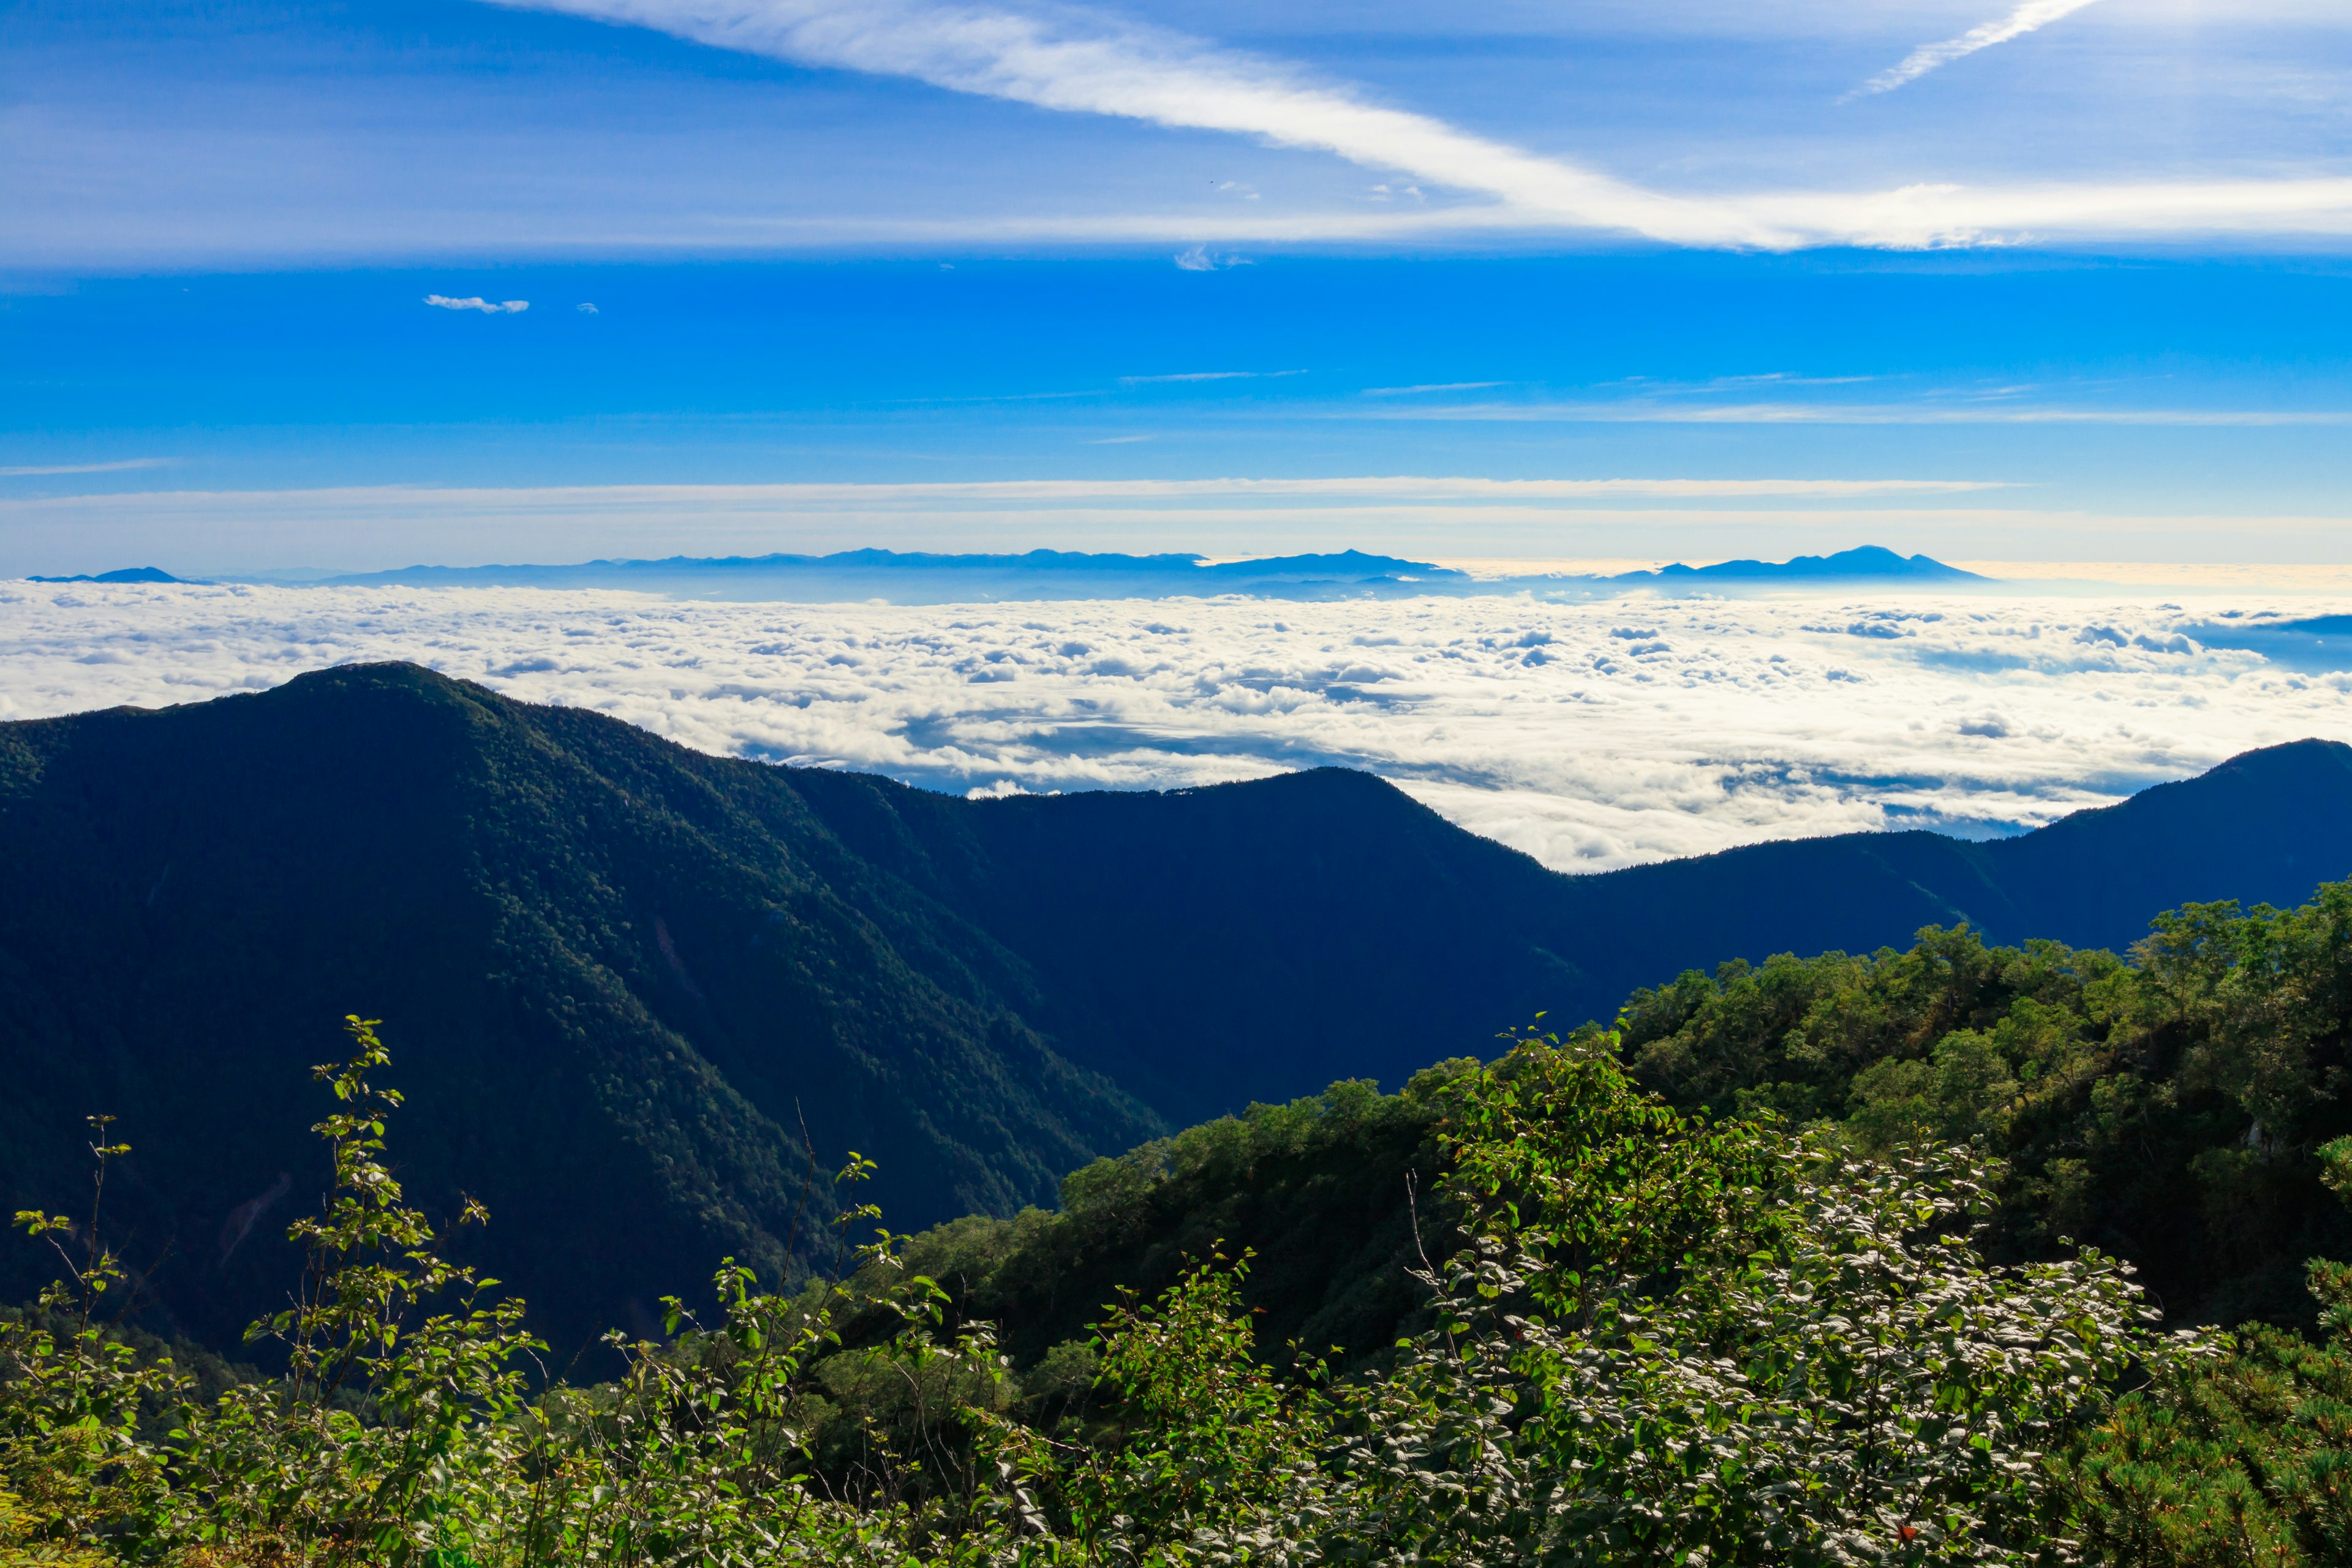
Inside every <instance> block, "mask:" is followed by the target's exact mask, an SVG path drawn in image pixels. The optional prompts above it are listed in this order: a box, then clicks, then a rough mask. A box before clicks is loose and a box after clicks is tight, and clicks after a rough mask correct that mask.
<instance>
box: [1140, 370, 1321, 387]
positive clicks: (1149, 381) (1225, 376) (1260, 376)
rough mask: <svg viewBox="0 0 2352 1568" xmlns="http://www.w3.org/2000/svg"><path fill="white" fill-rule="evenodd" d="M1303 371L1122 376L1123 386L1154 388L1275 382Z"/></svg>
mask: <svg viewBox="0 0 2352 1568" xmlns="http://www.w3.org/2000/svg"><path fill="white" fill-rule="evenodd" d="M1305 374H1307V373H1306V372H1305V371H1303V370H1187V371H1179V372H1177V373H1176V374H1173V375H1122V376H1120V377H1119V378H1118V384H1120V385H1121V386H1152V385H1156V384H1159V383H1161V382H1171V381H1274V380H1279V379H1280V378H1281V377H1283V376H1286V375H1305Z"/></svg>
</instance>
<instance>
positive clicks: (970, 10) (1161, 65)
mask: <svg viewBox="0 0 2352 1568" xmlns="http://www.w3.org/2000/svg"><path fill="white" fill-rule="evenodd" d="M495 3H498V4H505V5H517V6H528V7H530V8H533V9H544V10H554V11H562V12H566V13H570V14H572V15H575V16H588V17H593V18H596V19H599V20H603V21H607V22H613V23H618V24H625V25H631V26H645V27H650V28H654V29H656V30H658V31H661V32H665V33H668V34H671V35H673V36H676V37H684V38H689V39H693V40H695V41H697V42H700V43H704V44H708V45H710V46H712V47H718V48H726V49H733V50H738V51H740V52H743V53H748V54H754V55H761V56H766V57H769V58H778V59H787V60H793V61H796V62H799V63H802V64H808V65H819V66H831V67H838V68H847V69H852V70H860V71H868V72H874V73H877V74H883V75H890V76H901V77H909V78H912V79H916V80H919V81H923V82H928V83H929V84H931V85H933V86H935V87H940V88H944V89H949V90H950V91H957V92H968V93H975V94H979V95H982V96H985V97H990V98H997V99H1004V100H1011V101H1013V102H1018V103H1025V104H1031V105H1034V106H1035V107H1037V108H1041V109H1047V110H1060V111H1065V112H1074V113H1086V114H1101V115H1110V116H1116V117H1118V118H1122V119H1129V120H1139V121H1148V122H1150V123H1152V124H1157V125H1163V126H1169V127H1175V128H1184V129H1192V130H1206V131H1217V132H1227V133H1230V134H1234V135H1241V136H1248V137H1252V138H1255V139H1256V140H1257V141H1259V142H1264V143H1266V144H1268V145H1271V146H1276V147H1289V148H1298V149H1303V150H1309V151H1316V152H1323V153H1332V154H1334V155H1336V156H1339V157H1340V158H1344V159H1346V160H1348V161H1349V162H1350V163H1357V164H1360V165H1362V166H1364V167H1367V168H1370V169H1375V170H1379V171H1383V172H1391V171H1393V172H1398V173H1402V174H1410V175H1411V176H1412V177H1413V178H1414V179H1415V180H1418V181H1424V182H1427V183H1428V184H1432V185H1435V186H1442V187H1444V188H1446V189H1449V190H1452V191H1455V192H1459V193H1464V194H1465V195H1471V196H1474V197H1483V198H1486V199H1484V200H1479V201H1471V202H1466V203H1454V204H1452V205H1438V206H1433V207H1431V208H1428V209H1424V210H1421V211H1405V210H1401V209H1397V208H1394V207H1392V206H1391V207H1381V206H1379V205H1377V204H1374V205H1372V206H1371V207H1370V209H1368V210H1366V211H1363V212H1361V213H1356V214H1346V213H1336V214H1335V213H1307V214H1274V213H1268V214H1265V216H1263V217H1262V218H1258V219H1251V218H1248V217H1244V216H1241V215H1240V214H1239V213H1238V212H1235V213H1234V214H1232V215H1230V216H1226V215H1220V216H1215V217H1210V216H1205V215H1200V214H1192V215H1183V216H1170V217H1165V218H1155V217H1151V216H1130V215H1116V216H1108V217H1106V216H1082V217H1076V218H1070V219H1048V220H1040V219H1034V218H1029V217H1014V218H1010V219H1006V220H1003V223H1002V224H1001V225H999V226H998V227H999V228H1001V230H1002V232H1003V233H1004V234H1006V235H1008V236H1010V235H1013V234H1020V235H1024V236H1028V237H1048V236H1053V235H1057V234H1058V235H1063V236H1066V237H1072V238H1079V237H1087V238H1112V237H1119V238H1129V239H1134V238H1142V237H1150V236H1155V235H1171V236H1176V237H1183V238H1187V239H1192V240H1194V241H1195V243H1194V244H1193V245H1192V248H1190V249H1187V250H1185V251H1182V252H1181V253H1180V254H1179V255H1178V256H1177V257H1176V258H1175V261H1176V265H1177V266H1179V267H1181V268H1185V269H1187V270H1192V271H1207V270H1211V269H1213V268H1216V267H1219V266H1224V265H1232V264H1233V263H1232V261H1231V260H1230V259H1227V258H1219V257H1217V256H1216V255H1215V254H1214V253H1213V252H1212V251H1211V250H1209V249H1208V248H1207V247H1206V246H1205V245H1202V244H1200V243H1198V242H1197V241H1198V237H1199V236H1200V234H1201V233H1202V232H1203V231H1204V230H1206V231H1209V232H1213V233H1215V234H1217V235H1219V236H1220V237H1225V238H1229V239H1230V238H1238V237H1245V236H1250V235H1257V236H1261V237H1280V238H1337V237H1348V236H1350V235H1360V236H1364V237H1370V236H1374V235H1378V236H1381V237H1390V238H1395V237H1403V236H1410V235H1412V234H1413V233H1416V232H1430V231H1443V230H1462V229H1479V228H1492V229H1500V230H1531V229H1558V228H1568V229H1584V230H1599V231H1605V232H1612V233H1620V234H1631V235H1637V236H1641V237H1646V238H1650V239H1655V240H1661V241H1664V242H1667V243H1671V244H1677V245H1690V246H1703V247H1757V248H1767V249H1772V248H1790V247H1802V246H1813V245H1834V244H1854V245H1866V246H1881V247H1931V246H1943V245H1979V244H1993V243H2005V242H2011V241H2016V240H2021V239H2025V238H2048V237H2053V236H2064V237H2151V236H2168V237H2179V236H2186V235H2192V234H2193V235H2226V234H2240V233H2257V234H2265V235H2282V234H2325V235H2342V234H2347V233H2352V178H2343V177H2336V176H2333V175H2317V176H2313V177H2301V178H2275V177H2270V178H2261V179H2247V180H2235V181H2231V180H2198V181H2167V180H2159V181H2144V182H2135V183H2090V184H2045V185H2035V186H2018V187H2008V188H2002V187H1979V188H1971V187H1966V186H1960V185H1954V184H1913V185H1906V186H1904V187H1901V188H1899V189H1895V190H1892V191H1861V192H1853V191H1846V192H1837V191H1828V192H1804V191H1795V192H1779V193H1772V192H1767V193H1759V194H1740V193H1728V194H1726V193H1706V194H1699V195H1670V194H1665V193H1662V192H1658V191H1654V190H1650V189H1646V188H1644V187H1643V186H1640V185H1637V184H1632V183H1630V182H1627V181H1624V180H1620V179H1617V178H1615V177H1613V176H1612V175H1609V174H1603V173H1601V172H1599V171H1597V170H1594V169H1590V168H1586V167H1584V166H1583V165H1581V164H1580V163H1575V162H1573V161H1571V160H1569V159H1566V158H1561V157H1553V156H1546V155H1544V154H1540V153H1531V152H1528V151H1527V150H1526V149H1524V148H1520V147H1516V146H1512V145H1509V144H1507V143H1506V142H1497V141H1495V140H1493V139H1491V138H1488V137H1484V136H1479V135H1475V134H1473V133H1471V132H1466V131H1464V130H1461V129H1460V128H1458V127H1456V126H1454V125H1450V124H1448V123H1446V122H1445V121H1441V120H1438V119H1436V118H1434V117H1433V116H1430V115H1425V114H1418V113H1413V112H1412V111H1410V110H1401V109H1392V108H1389V107H1386V106H1384V105H1381V104H1379V103H1376V102H1373V101H1371V100H1370V99H1369V98H1368V97H1367V96H1365V95H1364V94H1363V93H1361V92H1360V91H1359V90H1358V89H1355V88H1353V87H1350V86H1349V85H1346V84H1343V83H1332V82H1327V81H1324V80H1322V79H1318V78H1316V77H1314V76H1312V75H1311V74H1310V73H1308V72H1307V71H1305V70H1303V69H1301V68H1297V67H1295V66H1292V65H1289V64H1287V63H1286V62H1282V61H1278V60H1272V59H1267V58H1261V57H1259V56H1255V55H1251V54H1246V53H1244V52H1242V51H1239V50H1234V49H1229V48H1225V47H1220V46H1218V45H1216V44H1213V43H1210V42H1207V41H1204V40H1202V39H1199V38H1194V37H1189V36H1186V35H1184V34H1181V33H1177V32H1174V31H1171V30H1170V29H1167V28H1163V27H1157V26H1147V25H1144V24H1140V23H1133V22H1128V21H1123V20H1118V19H1115V18H1111V17H1108V16H1097V15H1093V14H1090V13H1087V12H1085V11H1082V10H1079V9H1076V7H1068V6H1065V7H1061V8H1057V9H1055V10H1054V11H1052V12H1051V13H1042V12H1041V13H1039V14H1035V15H1032V14H1027V13H1023V12H1018V11H1013V10H1009V9H1001V8H996V7H993V6H990V5H982V4H967V5H958V4H952V3H950V4H940V3H935V0H495ZM2063 3H2064V0H2033V3H2032V4H2029V5H2027V6H2026V7H2025V8H2024V11H2023V12H2021V13H2020V15H2021V16H2022V15H2024V14H2025V13H2027V12H2033V11H2035V10H2037V8H2047V7H2049V6H2051V5H2060V4H2063ZM2015 19H2016V18H2014V17H2012V18H2011V21H2014V20H2015ZM2007 25H2008V24H2007V23H2002V24H1995V25H1993V28H1994V31H1996V32H1998V31H1999V30H2000V27H2001V26H2007ZM2034 25H2037V26H2038V25H2040V24H2039V23H2035V24H2034ZM1973 36H1974V35H1970V37H1973ZM1961 41H1965V40H1956V41H1955V42H1956V43H1957V42H1961ZM923 227H924V226H922V225H903V226H899V229H900V232H903V233H905V234H907V235H908V236H909V237H914V236H915V235H917V234H919V232H920V231H921V230H922V229H923ZM802 230H803V233H814V232H815V231H814V229H813V228H811V227H810V226H805V225H803V226H802ZM948 231H951V232H953V233H954V234H956V235H957V236H959V237H962V238H965V239H971V238H974V237H980V236H981V235H982V234H983V233H986V232H990V226H988V225H986V224H982V225H978V226H975V225H973V224H970V223H959V224H955V225H952V226H948ZM874 232H875V231H874V230H873V229H872V227H871V226H867V227H866V236H867V237H873V234H874Z"/></svg>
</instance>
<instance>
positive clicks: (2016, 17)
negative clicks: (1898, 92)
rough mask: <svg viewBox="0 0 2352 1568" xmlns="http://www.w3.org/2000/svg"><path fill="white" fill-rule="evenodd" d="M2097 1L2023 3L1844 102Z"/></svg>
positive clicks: (1907, 60) (1888, 88)
mask: <svg viewBox="0 0 2352 1568" xmlns="http://www.w3.org/2000/svg"><path fill="white" fill-rule="evenodd" d="M2095 4H2097V0H2025V4H2023V5H2020V6H2019V7H2018V8H2017V9H2016V10H2014V11H2011V13H2010V14H2009V15H2008V16H2002V17H2000V18H1998V19H1996V20H1994V21H1990V22H1987V23H1985V24H1983V25H1982V26H1976V27H1970V28H1969V30H1968V31H1967V32H1965V33H1962V34H1961V35H1960V36H1959V37H1957V38H1946V39H1944V40H1943V41H1942V42H1941V43H1936V44H1922V45H1920V46H1919V47H1917V48H1916V49H1914V50H1912V51H1911V52H1910V53H1909V54H1907V55H1906V56H1904V57H1903V58H1902V59H1901V60H1900V61H1899V62H1897V63H1896V64H1895V65H1893V66H1890V67H1888V68H1886V69H1885V70H1883V71H1881V72H1879V73H1878V74H1877V75H1876V76H1874V77H1872V78H1871V79H1869V80H1868V81H1866V82H1864V83H1863V84H1862V85H1861V86H1860V87H1858V88H1855V89H1853V91H1852V92H1850V93H1848V94H1846V96H1845V100H1853V99H1856V98H1863V97H1867V96H1868V95H1870V94H1872V93H1880V92H1892V91H1894V90H1895V89H1896V88H1898V87H1901V86H1903V85H1904V84H1905V83H1906V82H1914V81H1917V80H1918V79H1920V78H1921V77H1923V76H1926V75H1927V73H1928V72H1929V71H1931V70H1935V69H1937V68H1938V67H1942V66H1948V65H1949V64H1951V63H1952V62H1953V61H1954V60H1957V59H1959V58H1962V57H1963V56H1967V55H1972V54H1975V53H1976V52H1977V51H1978V50H1979V49H1989V48H1990V47H1992V46H1993V45H1995V44H2005V43H2007V42H2009V41H2010V40H2011V38H2021V37H2024V36H2025V35H2026V34H2028V33H2031V32H2034V31H2036V30H2038V29H2040V28H2042V27H2046V26H2049V25H2050V24H2051V23H2053V22H2055V21H2058V20H2060V19H2061V18H2063V17H2066V16H2073V15H2074V13H2075V12H2077V11H2080V10H2082V9H2083V8H2084V7H2085V6H2087V5H2095ZM1845 100H1841V101H1845Z"/></svg>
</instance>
